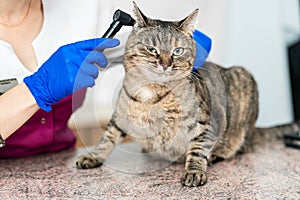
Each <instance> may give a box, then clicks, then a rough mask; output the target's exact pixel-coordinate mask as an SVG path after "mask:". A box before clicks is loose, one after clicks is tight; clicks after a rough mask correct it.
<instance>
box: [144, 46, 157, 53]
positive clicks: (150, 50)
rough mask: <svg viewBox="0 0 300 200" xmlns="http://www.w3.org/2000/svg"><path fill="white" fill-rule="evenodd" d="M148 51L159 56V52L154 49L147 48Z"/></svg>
mask: <svg viewBox="0 0 300 200" xmlns="http://www.w3.org/2000/svg"><path fill="white" fill-rule="evenodd" d="M146 49H147V51H149V52H150V53H153V54H157V50H156V49H155V48H154V47H151V46H146Z"/></svg>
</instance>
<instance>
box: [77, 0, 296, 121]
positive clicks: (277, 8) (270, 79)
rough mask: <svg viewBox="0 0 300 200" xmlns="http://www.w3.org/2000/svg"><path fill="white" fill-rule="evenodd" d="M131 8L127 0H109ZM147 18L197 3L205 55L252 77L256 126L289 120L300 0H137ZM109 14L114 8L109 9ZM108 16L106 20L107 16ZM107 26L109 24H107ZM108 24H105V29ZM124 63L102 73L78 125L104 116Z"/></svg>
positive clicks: (174, 15)
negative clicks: (290, 48) (291, 50)
mask: <svg viewBox="0 0 300 200" xmlns="http://www.w3.org/2000/svg"><path fill="white" fill-rule="evenodd" d="M112 1H113V2H115V3H116V5H118V6H117V7H118V8H120V9H122V10H124V11H127V12H131V9H132V1H131V0H112ZM136 3H137V4H138V6H139V7H140V9H141V10H142V11H143V12H144V14H146V15H147V16H149V17H153V18H160V19H166V20H179V19H182V18H184V17H185V16H187V15H188V14H189V13H190V12H191V11H192V10H194V9H195V8H199V9H200V12H199V17H198V24H197V28H198V29H199V30H201V31H203V32H204V33H206V34H207V35H209V36H210V37H211V38H212V40H213V48H212V52H211V54H210V56H209V60H210V61H213V62H216V63H218V64H221V65H223V66H226V67H228V66H231V65H242V66H244V67H245V68H247V69H248V70H249V71H250V72H251V73H252V74H253V75H254V77H255V79H256V80H257V82H258V86H259V93H260V113H259V120H258V125H263V126H265V125H272V124H276V123H282V122H289V121H290V120H292V105H291V94H290V89H289V87H290V86H289V75H288V63H287V52H286V45H287V44H288V43H291V42H292V41H293V40H295V38H297V37H298V36H299V12H298V10H297V9H298V8H299V5H298V0H285V1H281V0H263V1H261V0H209V1H208V0H197V1H196V0H185V1H173V0H151V1H150V0H148V1H145V0H136ZM112 14H113V12H112ZM108 21H110V20H108ZM105 26H108V25H105ZM104 29H106V28H104ZM123 75H124V73H123V71H122V67H121V66H119V67H117V68H115V69H110V70H108V72H106V73H105V74H104V76H100V78H99V80H98V84H97V85H96V87H95V88H93V89H92V90H90V91H89V94H88V96H87V97H88V98H87V99H86V101H85V106H84V107H83V108H81V110H79V111H78V112H77V113H76V114H77V115H76V118H77V119H79V120H77V121H76V122H77V125H78V122H79V126H81V125H82V126H87V125H88V126H90V125H91V124H95V123H97V121H99V120H100V121H107V120H108V118H109V116H110V114H111V112H112V109H113V106H112V105H113V103H112V102H113V101H112V99H113V98H114V97H115V95H116V89H115V88H116V87H117V85H119V83H120V81H121V79H122V76H123Z"/></svg>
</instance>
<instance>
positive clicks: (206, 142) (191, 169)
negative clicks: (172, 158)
mask: <svg viewBox="0 0 300 200" xmlns="http://www.w3.org/2000/svg"><path fill="white" fill-rule="evenodd" d="M215 141H216V139H215V136H214V134H213V133H212V132H211V131H209V130H208V129H206V130H205V131H203V132H202V133H201V134H199V135H198V136H196V137H194V138H193V139H192V140H191V141H190V144H189V148H188V151H187V155H186V161H185V171H184V172H183V174H182V176H181V183H182V185H185V186H189V187H196V186H202V185H204V184H205V183H206V181H207V164H208V158H209V156H210V153H211V149H212V147H213V145H214V144H215Z"/></svg>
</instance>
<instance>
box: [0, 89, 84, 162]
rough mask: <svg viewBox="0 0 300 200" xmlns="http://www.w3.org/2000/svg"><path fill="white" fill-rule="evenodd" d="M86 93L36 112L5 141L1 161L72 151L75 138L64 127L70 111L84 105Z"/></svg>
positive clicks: (0, 156) (0, 153)
mask: <svg viewBox="0 0 300 200" xmlns="http://www.w3.org/2000/svg"><path fill="white" fill-rule="evenodd" d="M85 91H86V90H81V91H79V92H77V93H76V94H74V95H70V96H68V97H66V98H64V99H63V100H61V101H60V102H58V103H57V104H55V105H53V106H52V111H51V112H49V113H47V112H45V111H43V110H41V109H40V110H38V111H37V112H36V113H35V114H34V115H33V116H32V117H31V118H30V119H29V120H28V121H27V122H26V123H25V124H24V125H23V126H21V127H20V128H19V129H18V130H17V131H16V132H15V133H14V134H12V135H11V136H10V137H9V138H8V139H7V140H6V146H5V147H3V148H0V158H15V157H23V156H30V155H34V154H38V153H43V152H53V151H59V150H62V149H68V148H74V145H75V142H76V138H75V135H74V133H73V131H72V130H70V129H69V128H68V127H67V123H68V120H69V118H70V116H71V114H72V112H73V111H75V110H76V109H77V108H78V107H80V106H81V105H82V103H83V100H84V96H85Z"/></svg>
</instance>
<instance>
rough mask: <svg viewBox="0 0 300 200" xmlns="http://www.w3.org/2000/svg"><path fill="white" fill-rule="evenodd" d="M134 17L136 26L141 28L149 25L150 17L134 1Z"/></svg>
mask: <svg viewBox="0 0 300 200" xmlns="http://www.w3.org/2000/svg"><path fill="white" fill-rule="evenodd" d="M133 17H134V19H135V22H136V23H135V26H137V27H139V28H141V27H145V26H147V21H148V18H147V17H146V16H145V15H144V14H143V13H142V12H141V10H140V9H139V7H138V6H137V5H136V3H135V2H134V1H133Z"/></svg>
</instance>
